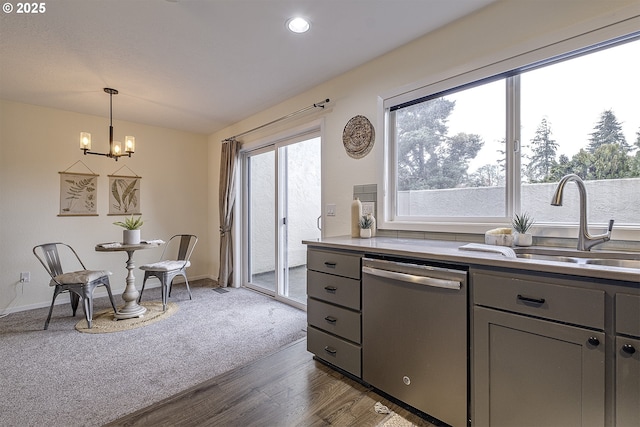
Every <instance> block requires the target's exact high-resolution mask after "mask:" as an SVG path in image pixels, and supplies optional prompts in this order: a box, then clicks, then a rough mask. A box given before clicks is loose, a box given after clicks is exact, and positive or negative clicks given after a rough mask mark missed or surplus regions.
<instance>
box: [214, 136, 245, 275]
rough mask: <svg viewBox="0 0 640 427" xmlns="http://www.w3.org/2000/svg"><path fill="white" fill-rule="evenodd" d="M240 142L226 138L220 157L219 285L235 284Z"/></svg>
mask: <svg viewBox="0 0 640 427" xmlns="http://www.w3.org/2000/svg"><path fill="white" fill-rule="evenodd" d="M239 151H240V143H239V142H238V141H236V140H235V139H230V140H225V141H224V142H223V144H222V155H221V157H220V188H219V197H220V199H219V209H220V270H219V273H218V285H219V286H220V287H227V286H233V285H234V284H233V283H232V282H233V281H232V276H233V238H232V233H231V229H232V226H233V208H234V205H235V201H236V171H237V168H238V153H239Z"/></svg>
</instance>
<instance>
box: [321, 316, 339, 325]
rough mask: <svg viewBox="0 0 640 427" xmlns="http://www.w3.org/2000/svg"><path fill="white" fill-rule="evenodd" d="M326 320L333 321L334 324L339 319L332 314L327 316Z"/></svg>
mask: <svg viewBox="0 0 640 427" xmlns="http://www.w3.org/2000/svg"><path fill="white" fill-rule="evenodd" d="M324 320H326V321H327V322H329V323H332V324H334V323H336V322H337V321H338V319H336V318H335V317H332V316H327V317H325V318H324Z"/></svg>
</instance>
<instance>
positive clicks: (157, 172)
mask: <svg viewBox="0 0 640 427" xmlns="http://www.w3.org/2000/svg"><path fill="white" fill-rule="evenodd" d="M108 126H109V121H108V118H107V117H96V116H89V115H83V114H76V113H71V112H67V111H61V110H55V109H50V108H43V107H37V106H33V105H27V104H20V103H15V102H9V101H0V236H1V237H0V272H1V274H0V313H3V312H5V311H16V310H20V309H26V308H33V307H39V306H47V305H49V304H50V303H51V296H52V290H51V288H50V287H49V286H48V283H49V279H48V278H47V277H48V276H47V275H46V273H45V271H44V269H43V268H42V266H41V265H40V264H39V262H38V260H37V259H36V258H35V257H34V256H33V253H32V252H31V250H32V248H33V246H35V245H37V244H41V243H46V242H55V241H63V242H66V243H69V244H71V245H72V246H73V247H74V248H75V249H76V250H77V251H78V252H79V254H80V256H81V258H82V259H83V261H84V262H85V264H86V266H87V267H88V268H96V269H97V268H100V269H108V270H110V271H112V272H113V276H112V277H111V284H112V288H114V290H115V291H116V293H118V294H120V293H122V290H123V289H124V283H125V276H126V270H125V260H126V254H124V253H97V252H95V250H94V247H95V245H96V244H97V243H99V242H108V241H121V238H122V228H120V227H117V226H115V225H113V224H112V223H113V222H114V221H117V220H121V219H122V218H123V217H121V216H107V213H108V205H107V202H108V199H107V197H108V177H107V175H109V174H113V173H114V172H116V170H118V169H119V168H120V167H122V166H125V165H126V166H128V167H129V168H131V169H132V170H133V171H134V172H135V173H137V174H138V175H140V176H141V177H142V180H141V208H142V215H143V219H144V220H145V224H144V226H143V228H142V238H143V239H145V238H146V239H151V238H161V239H164V240H167V239H168V238H169V237H171V236H172V235H173V234H177V233H186V232H188V233H193V234H196V235H198V236H199V237H200V242H199V243H198V247H196V250H195V252H194V254H193V258H192V267H191V268H190V271H189V275H190V277H191V276H192V277H194V278H199V277H209V276H210V275H211V272H212V270H213V269H214V267H213V265H212V261H211V251H210V244H209V229H208V227H209V215H208V208H209V207H208V201H209V182H208V179H207V172H208V163H207V155H208V154H207V137H206V136H204V135H197V134H191V133H187V132H181V131H175V130H171V129H164V128H158V127H152V126H145V125H140V124H136V123H130V122H123V121H114V133H115V136H116V137H118V136H120V137H124V135H125V132H126V134H127V135H134V136H135V137H136V153H135V154H134V155H133V157H132V158H122V159H119V160H118V162H115V161H114V160H111V159H107V158H105V157H101V156H83V155H82V152H81V151H80V149H79V142H78V138H79V132H80V131H81V130H86V131H88V132H91V134H92V137H93V149H94V150H95V151H102V152H104V151H106V150H107V147H108V136H109V133H108V131H109V128H108ZM77 160H81V161H82V162H83V163H84V164H86V166H87V167H88V168H90V169H91V170H92V171H93V172H94V173H96V174H99V177H98V194H97V203H98V214H99V215H98V216H92V217H87V216H82V217H58V216H57V215H58V212H59V191H60V179H59V174H58V172H60V171H64V170H65V169H67V168H68V167H70V166H71V165H72V164H73V163H74V162H76V161H77ZM71 171H73V172H86V171H87V170H86V169H85V168H84V166H82V165H81V164H77V165H75V166H74V167H73V168H72V169H71ZM119 174H129V171H128V169H127V168H126V167H125V168H123V169H122V170H121V171H120V172H119ZM160 254H161V249H153V250H146V251H139V252H136V254H135V257H134V260H135V264H136V265H137V266H139V265H141V264H142V263H144V262H149V261H153V260H156V259H157V258H159V257H160ZM216 270H217V269H216ZM23 271H29V272H31V282H30V283H28V284H24V285H21V284H19V278H20V272H23ZM135 275H136V279H137V283H138V284H140V285H141V284H142V278H143V276H144V275H142V274H141V272H140V270H137V269H136V272H135ZM149 284H150V285H154V286H155V285H157V282H149ZM100 289H101V288H100ZM102 292H103V291H100V294H102ZM59 300H60V302H68V296H66V295H63V296H61V297H59ZM117 302H121V299H120V297H119V296H118V297H117ZM43 322H44V319H43Z"/></svg>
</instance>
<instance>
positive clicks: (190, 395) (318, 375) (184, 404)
mask: <svg viewBox="0 0 640 427" xmlns="http://www.w3.org/2000/svg"><path fill="white" fill-rule="evenodd" d="M306 345H307V342H306V339H302V340H300V341H296V342H294V343H293V344H290V345H288V346H286V347H284V348H283V349H281V350H280V351H278V352H276V353H274V354H272V355H270V356H267V357H265V358H262V359H259V360H257V361H255V362H252V363H250V364H248V365H246V366H242V367H239V368H237V369H234V370H232V371H229V372H227V373H224V374H222V375H220V376H218V377H215V378H212V379H211V380H209V381H206V382H204V383H202V384H199V385H197V386H195V387H192V388H190V389H188V390H185V391H183V392H181V393H178V394H176V395H175V396H172V397H170V398H167V399H165V400H163V401H161V402H158V403H156V404H153V405H151V406H149V407H147V408H144V409H141V410H139V411H137V412H135V413H133V414H130V415H128V416H125V417H123V418H121V419H119V420H117V421H114V422H112V423H110V424H108V426H278V427H280V426H376V425H378V424H379V423H380V422H381V421H382V420H384V419H385V417H386V415H384V414H378V413H376V412H375V411H374V409H373V408H374V405H375V403H376V402H381V403H382V404H383V405H385V406H387V407H388V408H389V409H391V410H392V411H394V412H396V413H398V414H400V415H401V416H403V417H404V418H405V419H406V420H408V421H411V422H412V423H413V424H415V425H416V426H420V427H422V426H432V424H430V423H428V422H427V421H425V420H424V419H422V418H420V417H418V416H417V415H415V414H413V413H410V412H408V411H407V410H405V409H404V408H402V407H399V406H398V405H396V404H394V403H392V402H390V401H389V400H387V399H385V398H383V397H382V396H380V395H378V394H377V393H375V392H374V391H373V390H371V389H369V388H367V387H364V386H363V385H362V384H360V383H358V382H356V381H353V380H351V379H349V378H347V377H345V376H344V375H342V374H340V373H338V372H336V371H334V370H333V369H330V368H328V367H326V366H325V365H323V364H322V363H320V362H318V361H316V360H314V359H313V358H312V355H311V353H308V352H307V350H306ZM194 369H198V368H196V367H194Z"/></svg>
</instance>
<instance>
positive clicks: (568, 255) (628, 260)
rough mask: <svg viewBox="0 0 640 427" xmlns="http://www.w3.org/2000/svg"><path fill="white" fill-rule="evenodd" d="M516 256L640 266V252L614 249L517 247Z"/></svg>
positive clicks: (570, 261)
mask: <svg viewBox="0 0 640 427" xmlns="http://www.w3.org/2000/svg"><path fill="white" fill-rule="evenodd" d="M514 250H515V252H516V256H517V257H518V258H521V259H531V260H541V261H555V262H566V263H572V264H591V265H602V266H609V267H623V268H640V253H637V252H613V251H593V252H590V251H576V250H571V249H558V248H536V247H527V248H516V249H514Z"/></svg>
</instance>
